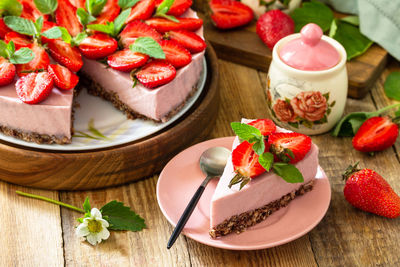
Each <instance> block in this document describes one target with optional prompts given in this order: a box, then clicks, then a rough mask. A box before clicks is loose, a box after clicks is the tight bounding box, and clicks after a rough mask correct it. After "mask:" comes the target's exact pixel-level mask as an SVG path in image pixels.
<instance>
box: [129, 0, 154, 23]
mask: <svg viewBox="0 0 400 267" xmlns="http://www.w3.org/2000/svg"><path fill="white" fill-rule="evenodd" d="M155 8H156V6H155V2H154V0H141V1H140V2H138V3H136V5H134V6H133V7H132V10H131V14H130V15H129V17H128V18H127V20H126V23H129V22H131V21H134V20H146V19H149V18H151V15H152V14H153V12H154V9H155Z"/></svg>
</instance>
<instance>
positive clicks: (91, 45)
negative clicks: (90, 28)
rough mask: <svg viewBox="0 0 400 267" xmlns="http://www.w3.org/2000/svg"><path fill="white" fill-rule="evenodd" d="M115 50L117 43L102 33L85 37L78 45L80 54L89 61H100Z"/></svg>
mask: <svg viewBox="0 0 400 267" xmlns="http://www.w3.org/2000/svg"><path fill="white" fill-rule="evenodd" d="M117 48H118V43H117V41H115V39H114V38H112V37H110V36H108V35H107V34H104V33H96V34H93V35H91V36H89V37H86V38H85V39H84V40H83V41H82V42H81V43H80V45H79V50H80V51H81V53H82V54H83V55H84V56H85V57H87V58H90V59H100V58H104V57H106V56H109V55H111V54H112V53H114V52H115V51H116V50H117Z"/></svg>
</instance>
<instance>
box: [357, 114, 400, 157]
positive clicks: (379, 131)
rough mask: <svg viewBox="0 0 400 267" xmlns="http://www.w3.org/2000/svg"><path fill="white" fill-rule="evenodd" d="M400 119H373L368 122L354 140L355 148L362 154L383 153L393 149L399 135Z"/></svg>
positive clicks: (362, 126)
mask: <svg viewBox="0 0 400 267" xmlns="http://www.w3.org/2000/svg"><path fill="white" fill-rule="evenodd" d="M397 121H398V119H397V118H396V119H394V120H391V119H390V118H389V117H372V118H369V119H368V120H366V121H365V122H364V123H363V124H362V125H361V127H360V128H359V129H358V131H357V133H356V135H355V136H354V138H353V147H354V148H355V149H356V150H358V151H361V152H374V151H382V150H385V149H386V148H389V147H391V146H392V145H393V144H394V143H395V142H396V139H397V136H398V135H399V127H398V125H397V124H396V122H397Z"/></svg>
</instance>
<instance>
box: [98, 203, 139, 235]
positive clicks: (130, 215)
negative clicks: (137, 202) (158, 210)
mask: <svg viewBox="0 0 400 267" xmlns="http://www.w3.org/2000/svg"><path fill="white" fill-rule="evenodd" d="M100 211H101V213H102V215H103V216H104V217H105V218H106V216H107V217H108V218H107V221H108V222H109V223H110V227H109V229H111V230H129V231H133V232H136V231H140V230H142V229H143V228H145V227H146V224H145V222H144V219H143V218H141V217H140V216H139V215H137V214H136V213H135V212H134V211H132V210H131V209H130V208H129V207H126V206H124V203H122V202H117V201H115V200H113V201H111V202H109V203H107V204H106V205H104V206H103V207H102V208H101V209H100Z"/></svg>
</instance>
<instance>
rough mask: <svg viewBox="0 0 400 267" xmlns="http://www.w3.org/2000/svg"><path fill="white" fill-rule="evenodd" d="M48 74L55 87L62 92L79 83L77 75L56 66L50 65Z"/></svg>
mask: <svg viewBox="0 0 400 267" xmlns="http://www.w3.org/2000/svg"><path fill="white" fill-rule="evenodd" d="M48 72H49V74H50V75H51V77H53V80H54V84H55V86H57V88H59V89H62V90H71V89H72V88H74V87H75V86H76V85H77V84H78V82H79V77H78V75H76V74H75V73H73V72H72V71H70V70H69V69H67V68H66V67H63V66H61V65H58V64H50V65H49V68H48Z"/></svg>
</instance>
